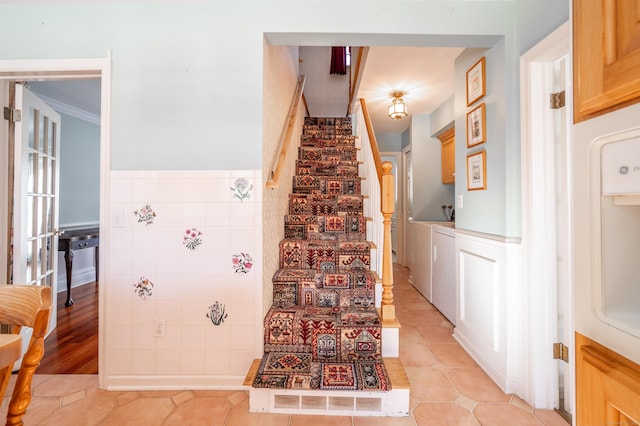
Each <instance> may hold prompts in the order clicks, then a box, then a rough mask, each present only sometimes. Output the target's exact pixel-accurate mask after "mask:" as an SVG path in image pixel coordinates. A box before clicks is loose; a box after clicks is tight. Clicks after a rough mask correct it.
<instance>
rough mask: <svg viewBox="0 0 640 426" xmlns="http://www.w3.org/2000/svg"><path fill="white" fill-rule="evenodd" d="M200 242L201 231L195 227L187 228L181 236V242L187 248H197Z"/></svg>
mask: <svg viewBox="0 0 640 426" xmlns="http://www.w3.org/2000/svg"><path fill="white" fill-rule="evenodd" d="M202 242H203V241H202V232H200V231H198V230H197V229H196V228H191V229H187V230H186V232H185V233H184V235H183V236H182V244H184V246H185V247H186V248H187V250H195V249H197V248H198V246H199V245H200V244H202Z"/></svg>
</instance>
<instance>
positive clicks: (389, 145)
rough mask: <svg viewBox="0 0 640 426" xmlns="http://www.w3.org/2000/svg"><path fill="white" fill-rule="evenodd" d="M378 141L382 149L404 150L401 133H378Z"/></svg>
mask: <svg viewBox="0 0 640 426" xmlns="http://www.w3.org/2000/svg"><path fill="white" fill-rule="evenodd" d="M376 141H377V142H378V148H379V149H380V151H386V152H400V151H402V137H401V134H399V133H380V134H378V133H376Z"/></svg>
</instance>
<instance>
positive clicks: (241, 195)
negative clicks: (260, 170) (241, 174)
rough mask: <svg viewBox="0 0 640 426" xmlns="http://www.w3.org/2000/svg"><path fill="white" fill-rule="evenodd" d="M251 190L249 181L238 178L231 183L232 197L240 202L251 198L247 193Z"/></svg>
mask: <svg viewBox="0 0 640 426" xmlns="http://www.w3.org/2000/svg"><path fill="white" fill-rule="evenodd" d="M252 189H253V185H251V184H250V183H249V181H248V180H247V179H245V178H238V179H236V181H235V182H234V183H233V187H232V188H231V190H232V191H233V196H234V197H236V198H237V199H239V200H240V201H244V200H248V199H249V198H250V197H251V194H250V193H249V191H251V190H252Z"/></svg>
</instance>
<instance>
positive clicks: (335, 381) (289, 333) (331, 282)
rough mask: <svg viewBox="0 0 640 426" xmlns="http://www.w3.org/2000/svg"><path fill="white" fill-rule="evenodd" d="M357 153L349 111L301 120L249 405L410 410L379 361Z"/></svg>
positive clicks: (288, 409) (322, 410)
mask: <svg viewBox="0 0 640 426" xmlns="http://www.w3.org/2000/svg"><path fill="white" fill-rule="evenodd" d="M357 151H358V150H357V148H356V146H355V136H353V135H352V129H351V120H350V119H349V118H311V117H307V118H306V119H305V124H304V129H303V135H302V137H301V142H300V147H299V148H298V159H297V163H296V174H295V176H294V177H293V188H292V193H291V194H290V196H289V212H288V214H287V215H286V216H285V217H284V239H283V240H282V241H281V242H280V245H279V259H280V263H279V269H278V270H277V271H276V272H275V274H274V275H273V305H272V307H271V309H270V310H269V312H268V313H267V315H266V317H265V319H264V356H263V357H262V359H261V360H256V362H255V363H254V366H253V367H252V371H250V373H249V375H248V376H247V382H248V383H246V384H250V385H251V391H250V397H251V400H250V409H251V411H259V412H285V413H309V414H336V415H338V414H339V415H345V414H346V415H349V414H350V415H381V416H383V415H407V414H408V398H409V395H408V394H409V390H408V386H405V383H404V382H405V381H406V378H405V380H401V382H402V383H401V386H400V387H399V389H398V390H394V389H393V385H392V383H391V380H390V377H389V373H388V370H387V368H386V367H385V362H384V360H383V346H382V336H383V327H382V322H381V320H380V317H379V314H378V311H377V309H376V307H375V288H376V281H377V276H376V274H375V273H373V272H371V271H370V268H369V267H370V264H371V261H370V259H371V249H372V247H371V244H370V243H369V242H368V241H366V235H367V234H366V226H367V218H365V217H364V216H363V195H362V194H361V191H360V189H361V178H360V177H359V175H358V167H359V162H358V160H357ZM392 363H394V366H396V367H397V365H399V361H398V360H397V358H395V359H394V360H393V361H392ZM396 364H397V365H396ZM394 370H397V368H394ZM400 370H402V368H401V366H400ZM402 373H403V374H404V372H403V370H402ZM405 399H406V401H405ZM398 401H400V402H398ZM405 402H406V404H405ZM405 405H406V406H405Z"/></svg>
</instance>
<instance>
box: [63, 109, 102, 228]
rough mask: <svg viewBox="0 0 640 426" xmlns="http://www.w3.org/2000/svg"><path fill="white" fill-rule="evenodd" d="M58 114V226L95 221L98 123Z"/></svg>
mask: <svg viewBox="0 0 640 426" xmlns="http://www.w3.org/2000/svg"><path fill="white" fill-rule="evenodd" d="M60 116H61V123H60V124H61V127H60V198H59V201H60V204H59V205H60V216H59V218H60V226H68V225H76V224H87V223H98V221H99V218H100V126H98V125H96V124H92V123H89V122H87V121H84V120H80V119H78V118H75V117H72V116H70V115H67V114H60Z"/></svg>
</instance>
